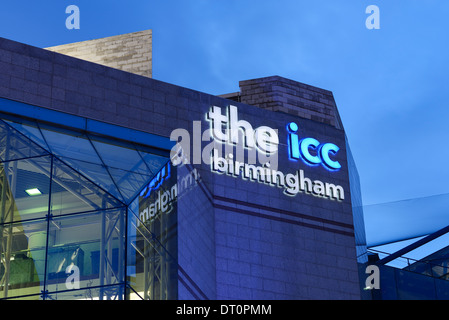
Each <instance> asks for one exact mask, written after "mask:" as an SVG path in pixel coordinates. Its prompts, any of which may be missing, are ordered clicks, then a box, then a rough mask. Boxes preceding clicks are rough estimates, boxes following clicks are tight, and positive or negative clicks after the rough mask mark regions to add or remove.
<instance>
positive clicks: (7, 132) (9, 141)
mask: <svg viewBox="0 0 449 320" xmlns="http://www.w3.org/2000/svg"><path fill="white" fill-rule="evenodd" d="M46 154H48V152H47V151H46V150H44V149H42V148H41V147H39V146H38V145H37V144H35V143H34V142H33V141H31V140H29V139H28V138H27V137H25V136H24V135H23V134H21V133H20V132H18V131H17V130H15V129H13V128H11V127H10V126H9V125H8V124H6V123H5V122H4V121H2V120H0V161H9V160H17V159H23V158H29V157H37V156H41V155H46Z"/></svg>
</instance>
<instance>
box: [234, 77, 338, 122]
mask: <svg viewBox="0 0 449 320" xmlns="http://www.w3.org/2000/svg"><path fill="white" fill-rule="evenodd" d="M240 101H241V102H243V103H246V104H250V105H255V106H258V107H260V108H263V109H268V110H271V111H280V112H286V113H290V114H293V115H295V116H299V117H302V118H306V119H311V120H314V121H318V122H322V123H326V124H329V125H332V126H334V127H337V128H340V129H342V128H343V126H342V124H341V121H340V117H339V115H338V110H337V106H336V104H335V101H334V97H333V94H332V92H330V91H328V90H324V89H321V88H317V87H313V86H310V85H307V84H304V83H300V82H297V81H294V80H290V79H285V78H282V77H279V76H272V77H266V78H261V79H252V80H246V81H240Z"/></svg>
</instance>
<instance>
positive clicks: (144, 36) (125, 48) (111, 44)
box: [46, 30, 152, 78]
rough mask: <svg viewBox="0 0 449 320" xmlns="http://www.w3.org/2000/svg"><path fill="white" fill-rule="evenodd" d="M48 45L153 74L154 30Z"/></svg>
mask: <svg viewBox="0 0 449 320" xmlns="http://www.w3.org/2000/svg"><path fill="white" fill-rule="evenodd" d="M46 49H47V50H50V51H54V52H58V53H61V54H65V55H68V56H72V57H75V58H79V59H82V60H86V61H90V62H94V63H98V64H101V65H105V66H108V67H111V68H115V69H119V70H123V71H128V72H131V73H135V74H139V75H142V76H145V77H150V78H151V76H152V30H145V31H139V32H133V33H127V34H122V35H118V36H112V37H106V38H101V39H94V40H87V41H81V42H76V43H69V44H64V45H59V46H53V47H49V48H46Z"/></svg>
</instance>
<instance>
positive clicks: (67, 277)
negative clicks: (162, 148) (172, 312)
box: [0, 117, 177, 300]
mask: <svg viewBox="0 0 449 320" xmlns="http://www.w3.org/2000/svg"><path fill="white" fill-rule="evenodd" d="M169 170H170V171H171V172H169ZM170 174H171V176H170ZM173 181H174V182H173ZM167 183H168V184H173V183H174V184H175V185H176V171H174V169H173V168H170V167H169V164H168V157H167V156H166V155H163V154H162V153H160V154H158V153H157V152H156V153H155V152H154V151H153V150H152V149H150V147H147V146H143V145H140V144H137V143H132V142H122V141H120V140H118V139H112V138H110V137H108V138H106V137H105V136H101V135H98V134H92V133H89V132H87V131H77V130H68V129H67V128H63V127H56V126H54V125H47V124H44V123H43V122H41V121H40V122H37V121H25V120H23V119H15V118H6V117H4V119H2V120H0V214H1V216H0V253H1V264H0V299H51V300H58V299H175V298H177V282H176V281H177V233H176V232H177V230H176V219H177V215H176V212H177V208H176V195H177V194H175V192H176V190H175V189H173V188H172V189H173V190H172V189H168V190H165V189H164V188H162V187H164V186H165V184H167ZM150 191H151V192H150Z"/></svg>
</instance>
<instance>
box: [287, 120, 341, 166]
mask: <svg viewBox="0 0 449 320" xmlns="http://www.w3.org/2000/svg"><path fill="white" fill-rule="evenodd" d="M287 131H288V151H289V152H288V155H289V157H290V159H292V160H299V159H301V160H303V161H304V163H306V164H308V165H310V166H316V165H320V164H322V165H323V166H324V167H325V168H326V169H328V170H331V171H338V170H340V168H341V164H340V163H339V162H338V161H335V160H332V159H331V156H332V157H333V156H335V155H336V154H337V152H338V150H340V148H339V147H337V146H336V145H335V144H333V143H320V142H319V141H318V140H316V139H314V138H303V139H301V140H299V137H298V135H297V134H296V132H298V125H297V124H296V123H294V122H291V123H289V124H288V125H287Z"/></svg>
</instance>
